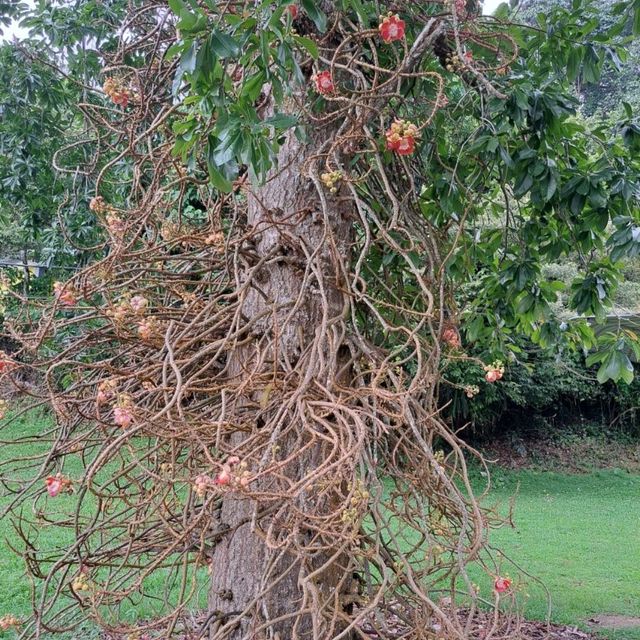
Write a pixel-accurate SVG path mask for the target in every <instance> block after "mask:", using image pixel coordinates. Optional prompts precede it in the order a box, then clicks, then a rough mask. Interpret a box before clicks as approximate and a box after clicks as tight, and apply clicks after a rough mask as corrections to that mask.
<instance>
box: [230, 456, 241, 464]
mask: <svg viewBox="0 0 640 640" xmlns="http://www.w3.org/2000/svg"><path fill="white" fill-rule="evenodd" d="M239 462H240V458H238V456H231V457H230V458H229V459H228V460H227V464H230V465H234V464H238V463H239Z"/></svg>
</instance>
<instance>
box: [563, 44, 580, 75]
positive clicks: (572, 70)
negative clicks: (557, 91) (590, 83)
mask: <svg viewBox="0 0 640 640" xmlns="http://www.w3.org/2000/svg"><path fill="white" fill-rule="evenodd" d="M581 60H582V48H581V47H574V48H573V49H571V51H570V53H569V58H568V59H567V80H568V81H569V82H575V80H576V78H577V77H578V72H579V71H580V61H581Z"/></svg>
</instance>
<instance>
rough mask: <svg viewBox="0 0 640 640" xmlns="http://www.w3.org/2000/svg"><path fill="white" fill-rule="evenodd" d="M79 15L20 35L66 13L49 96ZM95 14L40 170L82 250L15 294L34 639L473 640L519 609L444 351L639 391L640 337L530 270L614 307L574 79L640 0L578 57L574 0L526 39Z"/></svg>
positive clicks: (612, 203)
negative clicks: (77, 123)
mask: <svg viewBox="0 0 640 640" xmlns="http://www.w3.org/2000/svg"><path fill="white" fill-rule="evenodd" d="M61 5H62V6H63V7H64V5H65V3H61ZM76 5H77V6H75V9H74V11H72V12H70V13H61V14H60V15H59V16H58V22H56V21H55V20H50V21H43V20H38V17H37V16H35V17H33V16H32V18H31V20H30V24H31V25H32V27H33V28H36V27H37V28H40V29H41V30H43V31H44V32H47V29H49V33H50V31H51V29H52V27H50V26H49V27H47V25H50V24H55V25H56V28H57V29H58V31H59V30H60V28H61V27H60V24H61V23H63V22H64V20H65V19H66V20H78V15H80V16H85V18H84V19H85V20H86V23H87V25H88V27H87V31H86V33H85V34H84V35H83V37H82V38H74V39H72V40H71V41H62V42H61V40H60V38H58V39H57V40H56V39H55V38H51V40H50V48H49V49H47V51H48V55H51V53H50V52H51V51H52V50H56V51H59V52H63V53H64V55H62V54H61V57H60V59H61V60H62V63H63V64H61V67H62V71H63V72H64V73H65V78H66V79H67V81H73V74H69V65H70V64H71V65H72V64H73V60H74V58H73V56H72V54H74V53H75V54H77V52H78V51H80V50H81V48H80V45H79V44H78V43H79V42H81V43H84V44H83V46H84V45H87V46H88V47H89V48H90V47H92V46H94V45H95V44H96V42H100V39H99V38H98V37H97V36H96V32H95V31H93V30H92V29H94V24H93V23H92V22H91V15H92V14H91V11H92V7H93V9H95V7H96V6H97V3H92V2H80V3H76ZM636 5H637V3H636ZM39 10H40V11H42V10H44V9H43V8H42V7H41V8H40V9H39ZM100 10H101V11H103V14H101V16H102V17H101V20H99V21H96V22H95V29H98V28H100V29H103V30H104V25H105V24H106V25H110V28H111V30H112V36H113V37H112V38H111V39H109V40H108V42H107V45H105V46H104V47H102V49H101V51H99V52H98V53H96V55H98V56H99V57H98V59H99V60H100V61H101V72H100V73H99V74H98V73H97V74H95V75H94V76H93V78H91V79H87V78H83V82H84V86H85V93H84V96H85V97H84V99H83V100H82V101H80V103H79V104H78V108H79V109H80V110H81V111H82V113H83V114H84V116H85V120H86V123H87V124H86V127H85V128H83V129H78V130H75V131H72V132H69V139H68V140H61V147H60V149H59V151H58V153H57V155H56V158H57V166H58V168H59V169H60V170H61V171H67V172H73V171H80V170H82V171H85V172H86V175H89V176H91V180H93V183H94V185H95V193H94V195H93V197H92V199H91V201H90V202H89V203H88V206H89V208H90V209H91V211H92V212H93V213H94V214H95V215H96V216H97V217H98V218H99V220H100V221H101V224H102V227H103V244H102V245H101V246H100V247H98V248H94V250H95V251H96V253H97V255H99V258H98V259H96V260H95V262H94V263H92V264H91V265H90V266H88V267H87V268H85V269H83V270H82V271H80V272H79V273H77V274H76V275H74V276H73V277H72V278H71V279H69V280H68V281H66V282H59V283H56V286H55V291H54V296H55V301H54V303H53V305H52V306H51V307H49V308H47V309H43V310H42V313H41V315H39V316H34V313H33V310H32V309H30V308H29V307H28V306H27V305H25V309H29V313H28V314H27V313H26V312H25V316H24V318H23V319H22V320H21V319H18V320H16V322H14V323H13V324H12V325H10V326H9V329H10V330H11V331H12V332H13V333H14V335H15V336H18V337H20V338H21V339H22V342H23V345H24V346H23V349H22V351H20V352H18V353H16V354H13V355H12V357H11V358H8V357H7V358H6V359H5V360H6V363H7V366H6V367H4V370H3V376H4V377H5V379H7V380H8V381H13V383H14V384H16V385H18V386H19V385H20V384H21V382H20V379H21V378H20V377H19V374H20V372H21V371H22V370H23V369H25V368H35V369H38V370H40V371H42V372H43V373H44V376H43V380H44V387H43V388H44V389H46V391H45V393H43V394H42V399H43V401H45V400H46V401H47V402H49V403H50V404H51V406H52V407H53V409H54V411H55V415H56V425H55V428H54V429H53V430H52V431H51V432H50V433H48V434H42V435H41V436H40V438H39V439H38V444H39V445H42V443H44V442H48V445H49V446H47V448H46V451H44V450H42V449H41V448H37V450H34V454H33V456H31V457H29V459H28V460H25V459H23V458H21V459H18V460H17V461H16V460H15V459H12V460H10V461H9V462H5V463H4V464H3V472H2V473H3V479H4V482H5V484H6V485H7V486H8V487H9V488H10V489H11V490H12V491H13V492H14V493H15V497H14V499H13V500H12V502H11V513H12V516H13V518H14V523H15V528H16V532H17V534H18V535H19V537H20V538H21V540H22V542H21V543H20V544H18V543H17V542H16V543H15V544H14V546H15V547H17V548H19V547H21V548H22V549H23V552H24V555H25V558H26V560H27V567H28V570H29V573H30V575H31V576H32V577H33V589H32V593H33V611H34V616H33V619H32V620H30V621H25V625H24V626H23V627H22V632H21V633H22V635H23V637H31V636H38V635H39V634H42V633H44V632H45V631H46V632H49V631H64V630H67V629H69V628H72V627H73V625H75V624H78V623H79V622H81V621H82V620H84V619H86V618H87V617H90V618H91V619H93V620H94V621H96V622H97V623H98V624H99V625H100V626H102V627H103V628H106V629H110V630H111V631H114V632H120V633H125V632H130V631H133V630H134V629H135V631H136V632H140V633H150V634H152V635H153V637H155V636H158V637H194V638H203V637H208V638H210V639H211V640H213V639H215V640H222V639H233V640H239V639H240V638H244V639H249V638H252V639H253V638H255V639H258V638H270V639H276V638H280V640H284V639H289V638H291V639H293V638H297V639H305V640H306V639H309V640H311V639H313V640H321V639H322V640H329V639H337V638H355V637H367V634H371V633H375V634H377V637H391V635H390V634H392V633H393V631H392V627H394V628H395V630H396V631H395V632H396V633H397V632H398V629H400V630H401V632H403V633H406V634H408V635H407V637H427V636H428V637H431V636H432V635H434V636H438V637H455V638H463V637H467V636H469V635H470V633H471V629H472V620H473V617H474V615H475V612H476V611H477V609H478V607H479V606H480V605H481V604H482V603H485V604H487V605H491V604H492V603H493V604H494V605H495V606H496V607H498V605H500V604H501V603H502V604H505V603H506V604H507V605H509V604H511V605H512V606H510V607H507V608H506V609H510V610H512V611H515V610H516V609H517V607H515V594H516V590H517V587H518V584H519V581H518V579H517V578H515V577H514V576H515V574H516V573H517V572H516V571H515V569H511V577H508V576H507V573H506V571H505V565H504V564H503V561H502V560H500V561H499V560H498V559H497V558H495V557H494V555H493V554H492V553H491V550H490V548H489V547H488V546H487V543H488V532H489V529H490V527H491V524H492V523H493V522H494V517H493V516H492V515H491V514H490V513H489V512H486V511H484V510H483V509H482V508H481V506H480V504H479V501H478V499H477V498H476V497H475V496H474V493H473V491H472V487H471V482H470V480H469V475H468V466H467V464H468V461H467V458H468V457H469V456H470V455H471V456H474V455H475V454H474V453H473V451H470V450H468V449H467V447H466V445H465V443H464V441H463V440H462V438H461V437H460V434H457V433H455V432H453V431H452V429H451V428H450V427H449V425H448V424H447V422H446V420H445V419H444V418H443V417H442V407H441V406H440V404H439V402H438V397H439V391H440V389H441V387H442V386H443V385H448V384H452V383H450V382H449V381H448V380H447V368H448V367H450V366H451V364H452V363H457V362H459V361H460V360H466V361H467V362H468V363H469V366H470V367H475V370H476V371H477V375H476V380H475V384H472V385H468V386H466V387H464V388H462V389H460V391H461V392H464V393H465V394H466V396H467V397H468V398H469V399H470V401H473V400H472V398H473V396H474V395H476V394H477V393H482V389H483V388H484V387H485V386H486V385H490V384H502V382H501V379H502V378H503V376H508V369H509V366H510V363H511V362H513V360H514V359H517V357H518V347H517V340H516V338H517V337H518V336H521V335H525V336H527V337H528V338H530V339H532V340H534V341H536V342H537V343H539V344H541V345H542V346H544V347H549V348H552V347H554V346H556V347H557V346H561V347H563V348H567V347H570V346H571V345H574V346H575V345H579V346H584V345H586V346H588V347H590V348H593V349H594V350H595V351H594V359H595V360H598V359H599V361H600V362H601V367H600V377H601V378H602V379H603V380H605V379H609V378H610V379H614V380H618V379H623V380H627V379H629V376H630V375H632V366H631V364H630V361H629V353H628V350H629V349H632V350H633V349H637V346H636V344H635V337H634V336H633V335H632V334H628V333H621V334H619V335H615V336H606V335H605V336H603V338H602V339H601V342H600V344H598V342H597V341H596V338H595V337H594V333H593V331H592V329H591V327H590V326H589V325H588V324H587V323H586V322H580V321H578V322H575V323H572V324H570V325H569V326H564V325H562V324H560V323H559V322H558V321H557V320H556V319H554V317H553V314H552V312H551V307H550V303H551V302H553V300H554V299H555V297H556V295H557V292H558V290H559V287H560V284H559V283H555V282H547V281H545V280H544V278H543V277H542V275H541V270H540V265H541V263H542V262H543V261H544V260H545V259H549V258H553V259H557V258H558V257H559V256H561V255H566V254H569V253H572V254H575V253H577V254H578V255H579V256H580V258H581V260H582V263H583V264H584V272H583V273H582V274H581V276H580V278H579V279H578V280H577V281H576V282H575V283H574V285H573V288H572V291H573V294H572V295H573V297H572V304H573V307H574V308H575V309H576V312H577V313H578V314H593V315H596V316H601V315H602V314H603V313H604V310H605V309H606V305H607V302H608V297H609V295H610V291H611V288H612V287H614V286H615V282H616V279H617V274H618V265H617V262H616V261H618V260H620V259H621V258H622V257H624V256H625V255H627V254H629V255H633V254H634V252H635V251H637V247H638V241H639V234H638V233H637V229H638V227H637V226H636V225H637V222H636V220H637V218H638V168H639V167H638V165H639V162H638V155H637V148H638V127H637V124H636V123H635V121H634V119H633V117H634V116H633V113H632V112H631V111H630V110H629V111H628V112H627V116H626V119H625V120H624V121H623V122H621V123H619V126H617V127H615V128H609V129H606V128H603V127H600V128H597V127H595V128H592V129H590V128H588V127H587V125H586V124H585V123H584V122H582V121H581V120H580V118H579V117H577V115H576V109H577V106H578V101H577V99H576V98H575V97H574V96H573V95H572V94H571V92H570V88H569V86H568V82H569V81H570V80H571V81H572V80H573V79H575V77H576V74H579V73H582V71H583V70H584V69H588V70H589V73H591V74H593V73H596V74H597V72H598V70H599V69H600V68H601V67H602V65H603V64H606V63H607V59H608V58H609V59H612V58H613V56H614V55H615V54H616V50H617V44H616V37H617V35H618V34H619V33H621V31H622V28H624V25H625V22H626V21H628V20H634V18H635V20H636V24H637V22H638V20H637V17H638V7H637V6H636V7H635V14H634V7H633V6H632V5H631V4H628V3H621V5H620V6H619V7H618V16H619V22H618V23H616V24H615V25H613V26H612V25H609V27H607V29H608V30H607V31H600V32H599V35H598V39H597V40H591V41H590V34H592V32H593V30H594V29H595V28H596V27H597V15H596V13H595V11H594V10H592V9H591V8H590V7H589V6H588V5H582V4H580V2H578V1H576V2H574V4H573V6H572V7H571V8H570V9H557V10H556V11H553V12H551V13H550V14H549V15H548V16H541V17H540V21H541V24H540V25H539V26H537V27H528V26H522V25H517V24H513V23H512V22H510V21H509V15H508V13H509V12H508V10H507V9H506V7H503V8H501V9H500V11H499V12H498V14H497V16H495V17H486V16H482V15H481V11H480V7H479V6H478V5H476V4H475V3H474V2H472V1H471V0H469V1H468V2H464V1H462V0H455V1H454V2H450V1H448V0H447V1H446V2H437V1H432V2H424V3H414V2H405V1H400V2H394V3H393V4H390V5H387V6H385V5H380V4H378V3H374V2H370V1H368V0H364V1H361V0H340V1H338V0H336V1H335V2H334V1H332V0H323V1H321V2H320V1H316V0H302V1H301V3H300V4H299V5H298V4H293V3H289V2H279V1H277V0H276V1H272V2H264V3H260V2H256V3H245V2H240V1H238V2H236V1H230V2H222V3H217V2H213V1H212V0H203V1H201V2H198V1H196V0H170V1H169V3H168V5H167V4H166V3H164V2H161V1H155V0H151V1H149V0H144V1H141V2H136V3H129V4H126V5H125V4H124V3H117V2H114V3H112V4H104V3H100ZM37 11H38V10H36V12H37ZM83 12H84V13H83ZM594 20H595V23H594ZM45 23H46V24H45ZM43 25H44V26H43ZM621 25H622V26H621ZM89 27H91V28H89ZM116 36H117V37H116ZM56 47H57V48H56ZM82 51H84V49H82ZM70 60H71V62H69V61H70ZM79 146H82V148H83V149H84V150H85V153H86V155H87V157H90V158H91V159H90V161H89V162H87V163H86V164H85V165H83V166H82V167H78V166H74V164H73V163H72V162H70V161H69V162H67V161H66V160H65V159H66V158H70V157H75V156H74V153H75V150H76V149H77V148H78V147H79ZM472 279H474V281H475V283H476V284H475V285H474V287H472V288H471V293H468V291H467V293H466V294H465V296H463V297H461V296H460V295H459V294H460V291H461V290H463V289H464V288H465V286H466V285H467V284H468V283H469V282H470V281H471V280H472ZM478 282H479V285H478ZM461 299H462V300H464V304H463V305H460V300H461ZM34 317H36V318H38V320H36V321H34ZM472 347H473V349H474V353H478V352H482V353H484V354H486V357H483V358H477V357H475V356H474V357H472V356H471V355H469V354H470V349H471V348H472ZM3 362H4V360H3ZM630 367H631V368H630ZM30 392H31V393H32V394H35V395H37V392H36V391H34V390H33V389H31V391H30ZM20 442H21V439H20V438H17V439H16V438H14V439H13V441H12V443H7V444H6V446H7V451H10V450H11V446H12V444H16V443H20ZM25 469H28V470H29V473H28V474H26V475H25ZM18 479H19V481H18ZM54 527H55V528H67V529H68V530H69V531H70V533H71V534H72V535H71V536H70V537H69V544H68V545H66V546H64V548H60V547H59V546H56V545H53V544H51V543H50V542H49V536H48V535H47V532H48V531H50V530H51V529H52V528H54ZM470 563H475V564H476V565H477V566H478V567H480V569H481V571H483V572H484V573H485V574H486V575H487V576H488V577H489V580H490V584H491V587H490V588H489V590H488V591H487V590H485V591H484V592H483V591H482V590H481V589H479V588H478V587H477V586H476V585H475V584H474V582H473V581H472V579H471V578H470V576H469V573H468V567H469V564H470ZM143 604H144V606H146V607H147V608H146V609H145V611H146V612H147V615H146V617H145V619H144V620H143V621H137V622H135V623H131V620H130V616H129V612H130V609H131V607H132V605H135V606H142V605H143ZM201 610H205V611H206V613H205V614H203V615H200V616H198V615H196V614H195V613H194V611H201ZM505 611H506V610H505ZM149 612H152V613H149ZM7 615H9V614H7ZM12 622H15V621H14V620H13V619H12ZM510 623H511V617H510V615H506V613H505V616H504V617H501V616H498V615H497V616H496V617H495V619H494V628H493V631H492V633H496V632H497V631H498V627H501V626H502V628H501V629H500V632H501V633H509V629H513V628H514V627H509V624H510ZM132 626H133V628H132Z"/></svg>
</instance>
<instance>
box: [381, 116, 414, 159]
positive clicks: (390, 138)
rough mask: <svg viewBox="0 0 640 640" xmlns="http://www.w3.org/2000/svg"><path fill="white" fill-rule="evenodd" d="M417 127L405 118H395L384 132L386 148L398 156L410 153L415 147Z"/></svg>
mask: <svg viewBox="0 0 640 640" xmlns="http://www.w3.org/2000/svg"><path fill="white" fill-rule="evenodd" d="M419 135H420V132H419V131H418V127H416V125H415V124H412V123H411V122H408V121H407V120H395V121H394V122H393V124H392V125H391V127H390V128H389V129H388V130H387V132H386V133H385V138H386V143H387V149H389V150H390V151H395V153H397V154H398V155H400V156H408V155H411V154H412V153H413V152H414V151H415V149H416V138H417V137H419Z"/></svg>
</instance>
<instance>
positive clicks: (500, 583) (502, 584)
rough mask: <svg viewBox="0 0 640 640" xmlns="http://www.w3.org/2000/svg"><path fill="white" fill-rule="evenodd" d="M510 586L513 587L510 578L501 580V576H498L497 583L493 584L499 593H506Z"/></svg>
mask: <svg viewBox="0 0 640 640" xmlns="http://www.w3.org/2000/svg"><path fill="white" fill-rule="evenodd" d="M510 586H511V580H509V578H501V577H500V576H498V577H497V578H496V581H495V582H494V583H493V588H494V589H495V590H496V591H497V592H498V593H504V592H505V591H507V590H508V589H509V587H510Z"/></svg>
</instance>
